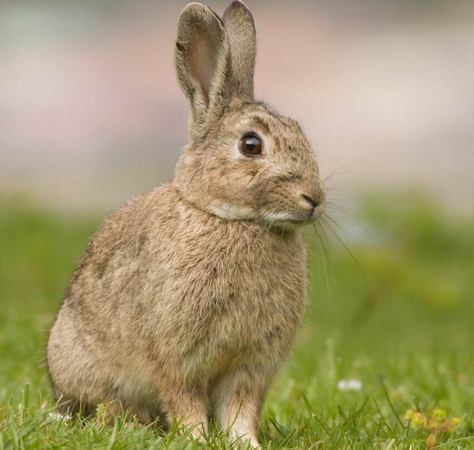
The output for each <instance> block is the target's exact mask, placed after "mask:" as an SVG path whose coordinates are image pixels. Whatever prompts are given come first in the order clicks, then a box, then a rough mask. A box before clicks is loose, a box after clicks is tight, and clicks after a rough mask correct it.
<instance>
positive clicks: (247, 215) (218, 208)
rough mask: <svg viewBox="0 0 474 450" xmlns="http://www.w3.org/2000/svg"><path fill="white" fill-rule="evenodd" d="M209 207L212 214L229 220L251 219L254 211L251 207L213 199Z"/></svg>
mask: <svg viewBox="0 0 474 450" xmlns="http://www.w3.org/2000/svg"><path fill="white" fill-rule="evenodd" d="M209 209H210V211H211V212H212V214H215V215H216V216H218V217H220V218H222V219H230V220H239V219H252V218H253V217H254V212H253V210H252V208H248V207H245V206H234V205H231V204H230V203H226V202H223V201H220V200H215V201H213V202H212V203H211V204H210V205H209Z"/></svg>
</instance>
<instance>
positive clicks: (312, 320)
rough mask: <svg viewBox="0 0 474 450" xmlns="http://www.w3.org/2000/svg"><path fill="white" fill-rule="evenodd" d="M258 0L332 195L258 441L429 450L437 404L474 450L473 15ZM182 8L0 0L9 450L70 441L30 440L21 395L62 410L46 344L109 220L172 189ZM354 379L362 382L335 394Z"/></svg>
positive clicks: (179, 134) (269, 70)
mask: <svg viewBox="0 0 474 450" xmlns="http://www.w3.org/2000/svg"><path fill="white" fill-rule="evenodd" d="M247 3H248V6H249V7H250V8H251V9H252V10H253V11H254V16H255V20H256V25H257V31H258V39H259V42H258V57H257V72H256V92H257V96H258V97H259V98H261V99H263V100H265V101H269V102H270V103H271V104H273V105H275V106H276V107H277V108H278V109H279V110H280V111H281V112H282V113H286V114H289V115H292V116H294V117H296V118H297V119H298V120H299V121H300V122H301V123H302V126H303V128H304V130H305V131H306V133H307V135H308V137H309V138H310V140H311V141H312V142H313V145H314V148H315V151H316V153H317V156H318V159H319V163H320V166H321V171H322V175H323V177H325V176H329V178H328V181H327V184H328V190H329V197H330V200H331V202H332V203H334V204H335V205H333V206H331V207H330V209H329V211H328V213H329V215H330V216H331V217H332V219H333V220H334V223H333V222H328V223H327V224H326V227H325V231H324V232H323V233H321V234H320V235H319V236H317V235H315V234H314V233H313V230H311V229H308V230H307V231H306V234H307V240H308V245H309V248H310V252H309V255H310V258H309V266H310V297H311V303H310V306H309V310H308V316H307V320H306V323H305V326H304V328H303V330H302V333H301V336H300V339H299V341H298V345H297V347H296V350H295V353H294V355H293V357H292V358H291V359H290V362H289V365H288V366H287V367H286V368H285V370H284V372H283V373H282V374H281V376H279V377H278V379H277V380H276V383H275V386H274V388H273V389H272V390H271V392H270V398H269V401H268V406H267V408H266V409H265V418H266V419H265V422H264V423H265V426H264V435H265V436H266V437H267V438H269V439H272V440H273V441H274V442H279V445H281V446H282V448H287V447H285V445H287V444H288V443H289V444H288V445H289V447H288V448H309V446H310V444H311V443H313V442H317V441H318V440H322V441H324V440H325V439H326V438H328V436H331V438H332V439H333V441H331V442H335V443H336V444H334V448H345V447H344V445H346V441H344V444H343V442H342V441H338V440H337V439H336V438H335V436H336V435H337V436H339V434H340V436H346V435H347V436H349V437H350V436H352V437H353V439H354V440H353V441H351V442H352V443H353V446H351V445H350V443H349V444H347V445H348V447H347V448H357V445H360V446H361V447H360V448H370V447H371V446H374V447H377V448H381V447H380V446H381V445H382V443H383V444H384V445H389V443H390V442H391V439H395V440H396V441H397V442H398V443H399V444H400V445H401V446H402V447H403V445H405V444H406V445H411V444H413V443H415V444H414V445H415V446H416V443H417V442H418V443H419V445H421V447H420V448H422V447H423V445H424V442H425V441H424V439H425V438H426V435H424V434H423V433H422V432H420V433H419V434H416V433H415V432H413V433H415V434H413V435H412V434H410V433H411V432H409V431H408V429H404V428H402V427H401V425H400V420H401V421H403V420H404V419H403V413H404V412H405V411H406V410H408V409H417V410H423V411H428V410H430V408H434V407H436V406H439V407H441V408H443V409H445V410H446V411H447V412H448V413H449V414H451V415H454V416H458V417H460V418H461V425H460V428H459V429H458V430H457V431H456V433H455V434H454V435H452V436H450V437H445V438H443V439H445V441H442V440H441V441H442V442H445V444H446V446H449V445H452V446H453V448H454V447H455V446H463V445H466V447H465V448H469V445H471V444H472V445H474V443H473V441H472V440H469V439H470V438H471V437H472V433H473V427H474V425H473V410H474V331H473V330H474V303H473V299H474V282H473V275H474V270H473V269H474V265H473V225H474V223H473V222H474V221H473V217H472V168H473V165H472V162H473V161H472V158H473V152H472V105H471V103H472V42H473V40H472V38H473V32H472V30H473V27H472V18H473V7H472V4H471V3H470V2H462V1H459V2H442V1H428V0H425V1H421V0H420V1H411V2H408V1H382V2H380V1H377V2H376V1H370V0H366V1H361V2H357V3H354V2H349V1H338V2H324V1H318V2H309V1H306V2H291V3H289V2H270V1H267V2H264V1H258V2H257V1H255V2H251V1H250V0H249V1H248V2H247ZM209 4H210V5H211V6H212V7H213V8H214V9H215V10H216V11H217V12H219V13H222V11H223V10H224V8H225V2H217V1H213V2H209ZM182 6H183V3H180V2H174V1H170V2H166V3H165V2H156V1H155V2H152V1H139V2H131V1H129V2H127V1H113V2H112V1H101V2H92V1H86V2H73V1H64V2H61V3H58V2H52V1H51V2H48V1H45V2H41V4H40V2H33V1H19V2H18V1H3V2H2V3H1V4H0V65H1V67H2V69H1V71H0V358H1V364H0V448H3V443H6V444H9V443H10V444H11V443H12V442H17V444H18V445H17V446H18V447H21V446H20V444H19V442H20V441H21V439H20V440H18V439H17V441H15V439H13V440H11V439H12V438H11V435H12V434H11V433H12V430H17V431H16V432H17V433H20V434H21V433H24V439H25V441H24V442H26V443H27V444H28V443H29V445H30V446H32V447H34V446H35V445H36V446H38V448H41V445H40V443H41V441H42V439H45V434H44V433H50V438H51V439H52V441H51V442H52V444H51V446H52V447H54V445H57V446H58V447H60V441H58V442H56V441H54V439H53V437H51V436H53V434H54V433H55V432H56V431H57V430H56V429H54V430H53V429H49V428H48V427H46V425H45V427H46V428H43V429H42V430H43V431H38V430H39V429H40V428H41V427H39V428H38V426H37V425H38V424H36V425H35V422H31V424H32V425H31V424H30V425H31V426H30V428H28V429H26V428H21V426H20V425H21V424H20V422H21V418H22V417H23V416H22V414H23V413H22V410H21V408H20V406H19V405H21V404H22V401H24V395H25V386H26V385H28V386H29V388H28V392H29V394H28V395H29V396H30V402H32V404H33V405H34V410H35V411H37V412H39V411H42V410H47V409H48V408H49V407H51V406H52V403H51V399H50V394H49V387H48V380H47V376H46V370H45V354H44V346H45V341H46V337H47V331H48V328H49V327H50V325H51V323H52V320H53V319H54V315H55V313H56V311H57V309H58V306H59V304H60V302H61V298H62V294H63V292H64V289H65V286H66V284H67V282H68V279H69V277H70V276H71V274H72V271H73V269H74V265H75V263H76V262H77V260H78V258H79V256H80V254H81V251H82V250H83V248H84V247H85V245H86V243H87V241H88V239H89V237H90V236H91V234H92V233H93V231H94V230H95V228H96V227H97V226H98V224H99V223H100V221H101V218H102V217H103V215H104V214H105V213H106V212H107V211H109V210H111V209H113V208H115V207H117V206H118V205H120V204H121V203H122V202H124V201H125V200H126V199H127V198H129V197H130V196H132V195H134V194H136V193H138V192H141V191H143V190H146V189H149V188H151V187H153V186H154V185H156V184H159V183H161V182H163V181H166V180H168V179H170V178H171V177H172V170H173V167H174V164H175V162H176V159H177V157H178V155H179V152H180V149H181V148H182V146H183V145H184V144H185V143H186V139H187V137H186V118H187V104H186V101H185V100H184V97H183V96H182V95H181V93H180V92H179V88H178V86H177V83H176V82H175V79H174V68H173V40H174V38H175V26H176V19H177V15H178V12H179V10H180V8H181V7H182ZM344 379H356V380H359V381H360V382H361V383H362V387H361V389H360V390H358V391H357V392H351V393H347V392H344V391H341V390H338V388H337V385H338V382H339V381H341V380H344ZM22 399H23V400H22ZM367 399H368V403H367V405H368V406H364V408H365V409H364V413H363V414H362V415H361V417H360V418H359V419H357V420H356V419H354V420H353V421H349V420H348V417H349V416H350V417H353V418H354V417H356V416H355V414H356V412H354V411H356V410H357V408H358V407H361V405H363V404H364V401H367ZM308 405H311V406H308ZM42 408H43V409H42ZM311 408H314V409H311ZM341 411H342V412H341ZM344 411H345V413H344ZM351 411H352V413H351V414H352V415H350V412H351ZM345 414H348V416H347V417H346V416H345ZM398 415H399V416H398ZM314 417H318V418H319V419H318V420H320V422H317V421H315V419H314ZM45 420H46V419H45ZM357 421H359V422H357ZM349 422H350V423H351V424H352V425H349ZM8 423H9V424H10V425H8ZM358 423H359V424H361V423H362V424H361V425H360V426H358V425H357V424H358ZM384 423H385V424H386V425H384ZM404 423H405V422H404ZM12 424H15V425H12ZM19 424H20V425H19ZM318 424H319V425H318ZM320 424H322V425H320ZM17 426H18V427H19V428H18V429H17V428H15V427H17ZM12 427H13V428H12ZM397 427H398V428H397ZM7 429H8V430H10V437H8V436H9V435H8V433H7V431H8V430H7ZM18 430H20V431H18ZM45 430H46V431H45ZM48 430H49V431H48ZM295 430H296V431H295ZM328 430H333V434H332V435H331V434H330V433H329V432H328ZM71 432H72V431H71ZM2 433H6V434H5V436H6V437H4V438H2ZM42 433H43V434H42ZM351 433H352V434H351ZM13 435H14V433H13ZM22 436H23V435H22ZM325 436H326V437H325ZM76 437H77V436H76ZM94 439H96V440H95V441H94ZM100 439H107V438H106V437H105V434H104V436H102V435H100V434H98V435H97V436H96V437H95V438H91V441H90V442H89V444H90V445H92V444H91V443H95V444H97V445H99V443H100V442H102V441H101V440H100ZM340 439H346V437H340ZM417 439H418V440H417ZM300 441H301V442H300ZM104 442H106V441H104ZM124 442H125V443H124V448H131V447H133V446H132V445H131V444H130V442H129V443H128V444H127V443H126V442H127V441H124ZM325 442H326V441H325ZM53 444H54V445H53ZM89 444H87V445H89ZM290 444H291V445H290ZM326 444H327V442H326ZM326 444H325V445H326ZM25 445H26V444H25ZM142 445H145V444H143V442H142ZM338 445H339V446H338ZM27 446H28V445H27ZM84 446H86V444H85V443H84V442H83V448H84ZM99 446H100V445H99ZM292 446H293V447H292ZM402 447H400V448H402ZM136 448H140V445H138V444H137V447H136ZM272 448H273V447H272ZM328 448H329V447H328ZM394 448H395V447H394ZM396 448H398V447H396ZM403 448H405V447H403Z"/></svg>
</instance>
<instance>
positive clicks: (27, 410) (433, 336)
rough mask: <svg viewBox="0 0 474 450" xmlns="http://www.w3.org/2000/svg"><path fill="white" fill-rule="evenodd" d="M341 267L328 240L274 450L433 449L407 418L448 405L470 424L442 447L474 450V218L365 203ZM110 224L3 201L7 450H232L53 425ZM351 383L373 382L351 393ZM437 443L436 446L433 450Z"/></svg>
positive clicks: (411, 199)
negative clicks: (66, 350) (65, 344)
mask: <svg viewBox="0 0 474 450" xmlns="http://www.w3.org/2000/svg"><path fill="white" fill-rule="evenodd" d="M355 215H356V219H355V220H353V221H349V224H351V223H352V225H351V226H350V227H346V230H347V234H348V236H346V237H344V234H342V237H343V238H344V240H345V241H346V243H347V245H348V247H349V249H350V251H351V253H352V254H353V255H354V257H355V259H356V260H357V262H354V260H353V259H352V257H351V256H350V255H349V254H348V253H347V252H346V251H345V250H344V249H342V248H341V247H339V246H338V245H337V243H334V244H333V245H331V246H330V247H331V248H330V251H329V259H330V262H329V264H325V263H324V260H323V259H322V255H323V254H324V252H322V251H321V249H320V248H319V246H318V245H317V243H318V242H319V241H317V240H316V238H315V236H314V235H313V234H312V233H311V230H308V242H309V246H310V298H311V304H310V306H309V309H308V314H307V320H306V323H305V326H304V328H303V330H302V332H301V334H300V338H299V341H298V344H297V346H296V349H295V351H294V353H293V355H292V356H291V358H290V360H289V361H288V364H287V365H286V366H285V368H284V369H283V371H282V372H281V374H280V375H279V376H278V378H277V379H276V381H275V383H274V385H273V387H272V389H271V391H270V393H269V396H268V399H267V402H266V405H265V408H264V414H263V424H262V431H261V441H262V444H263V447H264V448H268V449H283V448H288V449H311V448H324V449H370V448H374V449H379V448H385V449H405V448H407V449H408V448H412V449H417V448H420V449H423V448H427V438H428V437H429V435H430V431H429V430H426V429H424V428H423V427H415V428H414V427H413V426H410V423H409V421H408V420H407V419H405V418H404V415H405V412H406V411H407V410H410V409H411V410H417V411H420V412H423V413H424V414H427V415H429V414H430V411H431V410H433V409H434V408H442V409H443V410H444V411H445V413H446V414H447V415H448V416H449V417H454V416H455V417H458V418H459V419H460V422H459V425H458V426H457V428H456V429H454V430H453V429H451V430H450V431H449V432H440V433H435V435H433V433H431V437H430V438H429V439H435V440H436V448H440V449H443V448H444V449H446V448H453V449H454V448H474V437H473V433H474V331H473V330H474V305H473V300H474V295H473V294H474V288H473V276H474V271H473V257H472V256H473V255H472V251H473V247H472V244H473V242H472V231H473V228H472V226H473V223H472V221H471V220H469V219H466V218H463V217H455V216H453V215H452V214H448V213H446V212H440V211H439V210H438V208H437V205H436V204H432V203H430V202H429V201H428V200H427V199H425V198H423V197H422V196H417V195H413V194H410V195H408V194H405V195H402V194H399V195H380V196H379V197H369V196H365V197H362V198H361V200H360V202H359V205H358V207H357V208H356V212H355ZM99 221H100V219H97V218H84V217H61V216H57V215H54V214H52V213H47V212H45V211H44V210H40V209H37V208H35V207H34V206H32V205H30V204H28V203H27V202H24V201H19V200H18V199H10V200H2V201H0V257H1V259H0V264H1V267H0V449H3V448H41V449H44V448H78V449H86V448H101V449H102V448H107V449H144V448H169V449H182V448H215V449H223V448H230V446H231V444H230V443H229V441H227V440H226V438H225V437H224V436H223V435H222V434H221V433H220V432H219V431H218V430H214V431H213V433H212V434H211V435H210V437H209V442H208V443H207V446H202V445H200V444H197V443H191V442H190V441H189V440H188V439H187V438H186V437H185V436H182V435H180V434H179V433H178V432H177V430H176V429H173V430H172V431H171V432H170V433H169V434H168V435H165V436H163V435H160V434H158V433H157V432H156V431H154V430H153V429H151V428H146V427H141V426H140V425H138V424H137V423H135V422H134V421H133V420H132V421H123V420H116V421H115V423H114V424H113V425H112V426H111V425H104V424H103V420H100V417H99V418H98V419H93V420H91V421H83V422H78V421H75V422H62V421H54V420H53V419H52V418H51V417H50V415H49V413H50V412H51V411H53V410H54V403H53V401H52V399H51V393H50V389H49V383H48V378H47V374H46V367H45V352H44V349H45V342H46V338H47V331H48V328H49V326H50V325H51V323H52V320H53V319H54V314H55V312H56V310H57V308H58V306H59V303H60V301H61V297H62V293H63V291H64V288H65V286H66V283H67V281H68V278H69V276H70V275H71V273H72V270H73V267H74V265H75V263H76V261H77V259H78V257H79V255H80V253H81V251H82V249H83V248H84V246H85V244H86V242H87V240H88V238H89V236H90V235H91V233H92V232H93V230H94V229H95V228H96V226H97V225H98V223H99ZM342 379H357V380H360V381H361V382H362V389H361V390H359V391H341V390H338V388H337V383H338V381H340V380H342ZM432 448H434V447H432Z"/></svg>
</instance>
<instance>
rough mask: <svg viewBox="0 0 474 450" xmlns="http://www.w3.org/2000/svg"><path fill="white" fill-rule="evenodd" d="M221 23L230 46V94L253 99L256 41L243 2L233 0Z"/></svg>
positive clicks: (249, 16) (253, 25) (253, 28)
mask: <svg viewBox="0 0 474 450" xmlns="http://www.w3.org/2000/svg"><path fill="white" fill-rule="evenodd" d="M223 21H224V26H225V29H226V31H227V36H228V38H229V44H230V53H231V65H232V93H233V94H234V95H236V96H245V97H250V98H253V76H254V71H255V56H256V53H257V39H256V32H255V24H254V20H253V17H252V14H251V12H250V11H249V10H248V8H247V7H246V6H245V4H244V3H243V2H241V1H239V0H235V1H233V2H232V3H231V4H230V6H229V7H228V8H227V9H226V11H225V12H224V16H223Z"/></svg>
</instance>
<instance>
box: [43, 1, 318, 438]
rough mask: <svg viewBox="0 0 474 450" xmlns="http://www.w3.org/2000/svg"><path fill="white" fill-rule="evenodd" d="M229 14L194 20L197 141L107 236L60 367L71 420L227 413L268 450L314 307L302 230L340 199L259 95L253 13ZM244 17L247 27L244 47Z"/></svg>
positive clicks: (76, 300) (188, 32) (181, 34)
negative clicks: (103, 410)
mask: <svg viewBox="0 0 474 450" xmlns="http://www.w3.org/2000/svg"><path fill="white" fill-rule="evenodd" d="M224 17H225V27H224V24H223V22H222V21H221V20H220V19H219V18H218V17H217V16H216V15H215V14H214V13H213V12H212V11H211V10H210V9H209V8H207V7H206V6H204V5H201V4H198V3H191V4H189V5H188V6H187V7H186V8H185V9H184V10H183V12H182V13H181V16H180V20H179V25H178V42H177V49H176V64H177V71H178V79H179V81H180V84H181V86H182V88H183V91H184V92H185V94H186V96H187V97H188V99H189V100H190V103H191V108H192V122H191V125H190V126H191V129H190V134H191V144H190V145H189V146H188V147H187V148H186V149H185V151H184V153H183V155H182V157H181V159H180V161H179V163H178V166H177V169H176V176H175V179H174V181H173V182H172V183H170V184H167V185H164V186H161V187H159V188H156V189H154V190H152V191H151V192H148V193H146V194H143V195H140V196H138V197H136V198H134V199H132V200H131V201H129V202H128V203H127V204H126V205H125V206H123V207H121V208H120V209H118V210H117V211H115V212H114V213H112V214H111V215H110V216H109V217H107V218H106V219H105V221H104V223H103V224H102V226H101V227H100V228H99V230H98V231H97V233H96V234H95V235H94V237H93V239H92V240H91V242H90V243H89V245H88V247H87V249H86V251H85V253H84V255H83V257H82V259H81V262H80V264H79V266H78V268H77V270H76V272H75V274H74V276H73V278H72V281H71V283H70V286H69V288H68V290H67V293H66V297H65V299H64V303H63V305H62V307H61V310H60V312H59V314H58V317H57V319H56V322H55V324H54V326H53V328H52V330H51V334H50V339H49V343H48V363H49V370H50V375H51V379H52V383H53V387H54V393H55V395H56V397H57V399H58V402H59V407H60V410H61V411H63V412H69V413H70V412H78V411H79V409H81V412H83V413H86V414H87V413H93V411H94V410H95V408H96V406H97V405H98V404H100V403H105V404H108V405H114V407H113V408H110V409H111V410H116V411H117V412H119V411H123V410H126V409H129V410H131V412H132V413H134V414H136V415H137V416H138V417H139V419H140V420H142V421H143V422H150V421H153V420H155V419H156V418H158V417H160V415H161V414H164V415H165V417H166V422H167V423H170V422H172V421H173V420H177V421H180V422H181V423H182V424H183V425H186V426H189V427H192V428H193V430H194V433H195V434H196V435H199V433H201V432H205V431H206V429H207V428H206V427H207V421H208V417H209V416H214V417H216V419H217V420H218V421H219V422H220V423H221V425H222V426H223V427H224V428H225V429H228V430H229V432H230V434H231V435H232V436H233V437H234V438H236V437H245V438H247V439H250V441H251V443H252V445H254V446H258V442H257V437H256V436H257V430H258V422H259V416H260V411H261V407H262V402H263V399H264V397H265V392H266V390H267V388H268V386H269V384H270V382H271V380H272V378H273V376H274V374H275V373H276V371H277V370H278V368H279V366H280V365H281V363H282V362H283V360H284V359H285V357H286V356H287V355H288V352H289V351H290V349H291V347H292V344H293V342H294V339H295V335H296V332H297V329H298V326H299V325H300V323H301V321H302V318H303V312H304V308H305V301H306V269H305V265H306V262H305V249H304V245H303V242H302V238H301V236H300V226H299V225H302V224H304V223H307V222H310V221H312V220H314V218H315V217H316V215H317V214H318V213H319V212H320V211H321V210H322V208H323V207H324V198H325V197H324V192H323V190H322V186H321V183H320V181H319V176H318V169H317V166H316V162H315V160H314V156H313V153H312V151H311V148H310V146H309V144H308V142H307V140H306V138H305V137H304V135H303V133H302V131H301V129H300V128H299V126H298V124H297V123H296V122H295V121H294V120H292V119H288V118H285V117H283V116H280V115H279V114H278V113H276V112H275V111H274V110H272V109H271V108H270V107H268V106H267V105H265V104H263V103H259V102H255V101H254V100H253V99H252V98H251V97H252V91H253V84H252V83H250V82H249V79H253V62H252V60H253V61H254V58H255V30H254V28H253V19H252V18H251V15H250V12H249V11H248V10H247V9H246V7H245V6H244V5H243V4H242V3H241V2H233V3H232V4H231V6H230V7H229V9H228V11H227V12H226V14H225V16H224ZM234 20H235V21H237V22H235V23H234V22H233V21H234ZM236 23H238V24H239V26H240V27H241V28H242V27H244V28H245V27H246V26H247V27H248V28H245V29H244V30H243V32H242V36H243V37H242V36H241V37H240V38H235V36H233V37H232V39H230V40H229V38H228V34H229V33H235V30H236V29H237V28H236V26H235V24H236ZM227 28H228V30H227ZM229 41H230V44H229ZM195 52H197V53H195ZM231 52H232V53H231ZM231 58H238V59H239V61H240V62H239V61H237V62H235V61H234V62H231ZM242 58H243V60H242V61H241V60H240V59H242ZM202 59H204V61H202ZM203 64H204V65H205V66H202V65H203ZM236 67H239V68H240V69H239V70H241V71H242V70H244V71H247V72H246V73H240V74H239V73H236V70H237V69H236ZM248 131H254V132H257V133H258V134H259V135H260V136H261V137H262V139H263V142H264V151H263V153H262V155H261V156H259V157H245V156H243V155H241V154H240V153H239V151H238V141H239V139H240V137H241V136H242V134H244V133H246V132H248ZM303 194H304V195H306V196H308V197H311V198H312V199H313V200H314V202H315V203H316V204H317V206H316V208H313V207H312V206H311V205H310V204H308V201H307V200H306V199H305V198H304V197H303ZM117 402H118V404H117Z"/></svg>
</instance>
